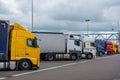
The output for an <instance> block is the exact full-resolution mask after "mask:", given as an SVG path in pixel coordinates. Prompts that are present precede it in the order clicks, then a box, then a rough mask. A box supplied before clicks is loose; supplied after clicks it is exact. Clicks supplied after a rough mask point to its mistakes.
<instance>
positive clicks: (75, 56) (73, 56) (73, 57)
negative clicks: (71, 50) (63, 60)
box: [70, 54, 78, 60]
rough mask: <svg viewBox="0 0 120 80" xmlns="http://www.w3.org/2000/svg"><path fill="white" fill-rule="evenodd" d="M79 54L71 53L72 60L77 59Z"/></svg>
mask: <svg viewBox="0 0 120 80" xmlns="http://www.w3.org/2000/svg"><path fill="white" fill-rule="evenodd" d="M77 58H78V57H77V55H76V54H71V56H70V59H71V60H77Z"/></svg>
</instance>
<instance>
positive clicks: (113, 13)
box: [0, 0, 120, 32]
mask: <svg viewBox="0 0 120 80" xmlns="http://www.w3.org/2000/svg"><path fill="white" fill-rule="evenodd" d="M33 1H34V30H40V31H55V32H56V31H59V32H61V31H62V32H66V31H69V32H80V31H86V30H87V22H85V20H86V19H90V21H89V22H88V27H89V31H112V29H114V31H117V30H118V21H119V20H120V0H33ZM31 2H32V0H0V19H7V20H10V22H11V23H14V22H18V23H20V24H22V25H23V26H25V27H26V28H27V29H29V30H31Z"/></svg>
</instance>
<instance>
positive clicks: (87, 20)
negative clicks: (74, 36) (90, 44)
mask: <svg viewBox="0 0 120 80" xmlns="http://www.w3.org/2000/svg"><path fill="white" fill-rule="evenodd" d="M89 21H90V19H86V20H85V22H86V23H87V35H88V31H89V25H88V22H89Z"/></svg>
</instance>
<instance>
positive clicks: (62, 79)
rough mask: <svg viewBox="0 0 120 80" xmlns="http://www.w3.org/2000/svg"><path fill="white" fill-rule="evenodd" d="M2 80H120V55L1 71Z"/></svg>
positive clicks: (43, 63)
mask: <svg viewBox="0 0 120 80" xmlns="http://www.w3.org/2000/svg"><path fill="white" fill-rule="evenodd" d="M0 80H120V55H119V54H117V55H112V56H105V57H99V58H96V59H92V60H81V61H69V60H68V61H64V60H63V61H42V62H41V66H40V69H39V70H29V71H0Z"/></svg>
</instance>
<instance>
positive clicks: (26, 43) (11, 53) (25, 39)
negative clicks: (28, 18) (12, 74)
mask: <svg viewBox="0 0 120 80" xmlns="http://www.w3.org/2000/svg"><path fill="white" fill-rule="evenodd" d="M6 24H7V22H6V21H2V22H1V25H0V27H2V26H3V27H4V26H5V25H6ZM8 26H9V27H8V36H9V37H8V40H7V41H8V42H7V43H8V44H7V45H8V49H6V50H8V51H6V53H5V54H4V53H3V52H1V53H2V54H4V56H5V58H3V59H2V57H0V61H3V62H5V63H7V64H8V65H7V68H10V69H20V70H28V69H32V67H36V68H39V66H40V48H39V46H38V45H37V39H36V37H35V35H34V34H33V33H32V32H30V31H28V30H26V29H25V28H24V27H23V26H21V25H20V24H18V23H15V24H14V25H8ZM5 27H7V26H5ZM0 56H1V55H0ZM3 67H6V66H3Z"/></svg>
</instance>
